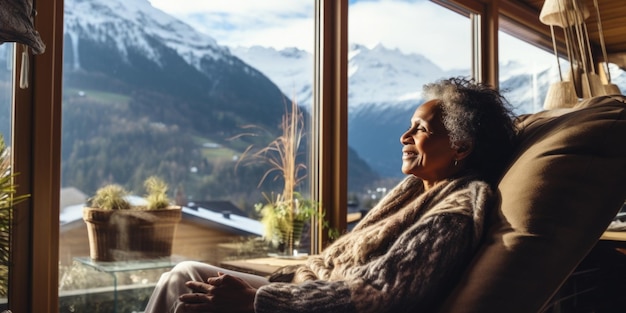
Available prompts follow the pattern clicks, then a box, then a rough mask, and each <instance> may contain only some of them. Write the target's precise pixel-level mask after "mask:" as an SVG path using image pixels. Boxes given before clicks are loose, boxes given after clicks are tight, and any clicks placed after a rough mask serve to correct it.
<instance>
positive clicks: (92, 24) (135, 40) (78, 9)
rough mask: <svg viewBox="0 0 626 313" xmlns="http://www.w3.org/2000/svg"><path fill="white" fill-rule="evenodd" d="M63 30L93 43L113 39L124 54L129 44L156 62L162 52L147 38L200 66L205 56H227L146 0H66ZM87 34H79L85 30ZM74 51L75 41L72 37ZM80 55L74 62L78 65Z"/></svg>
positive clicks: (195, 65) (198, 67) (223, 50)
mask: <svg viewBox="0 0 626 313" xmlns="http://www.w3.org/2000/svg"><path fill="white" fill-rule="evenodd" d="M64 14H65V25H64V26H65V32H66V34H67V35H68V36H69V37H70V38H72V39H76V38H79V37H84V36H86V37H89V38H91V39H93V40H94V41H96V42H104V41H109V40H113V41H114V43H115V46H116V47H117V49H118V50H119V51H120V52H122V54H123V55H125V54H126V53H127V51H128V49H129V47H132V48H134V49H138V50H139V51H141V52H142V53H144V54H145V55H146V56H147V57H148V58H150V59H151V60H153V61H154V62H155V63H157V64H159V61H160V58H161V53H159V51H157V50H156V49H154V48H153V45H152V44H151V43H150V40H153V39H154V40H158V41H160V42H162V43H164V44H165V45H166V46H168V47H169V48H171V49H173V50H175V51H176V52H177V53H178V54H179V55H181V56H182V57H183V58H184V59H185V61H186V62H188V63H189V64H191V65H193V66H194V67H196V68H197V69H200V61H201V60H202V59H203V58H205V57H210V58H213V59H219V58H222V57H223V56H224V55H230V53H229V51H228V49H227V48H225V47H221V46H219V45H218V44H217V42H216V41H215V40H214V39H213V38H211V37H209V36H207V35H204V34H202V33H200V32H198V31H196V30H194V29H193V28H191V27H190V26H189V25H187V24H185V23H183V22H182V21H180V20H178V19H176V18H174V17H172V16H170V15H168V14H166V13H165V12H163V11H161V10H159V9H156V8H154V7H152V5H151V4H150V3H149V2H148V1H147V0H107V1H90V0H66V1H65V11H64ZM84 30H88V33H87V34H85V33H80V34H79V33H78V32H85V31H84ZM72 43H73V45H74V47H73V51H75V52H77V51H78V49H77V47H76V45H78V44H80V41H78V40H72ZM79 60H80V58H79V57H78V58H76V60H75V62H74V67H75V68H80V61H79Z"/></svg>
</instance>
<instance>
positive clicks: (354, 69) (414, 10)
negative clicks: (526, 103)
mask: <svg viewBox="0 0 626 313" xmlns="http://www.w3.org/2000/svg"><path fill="white" fill-rule="evenodd" d="M348 14H349V18H348V21H349V29H348V38H349V39H350V47H349V69H348V75H349V79H348V107H349V109H348V110H349V111H348V118H349V121H348V127H349V130H348V144H349V147H350V151H349V160H348V164H349V165H348V190H349V191H348V192H349V195H348V199H349V201H350V204H349V209H348V212H349V216H350V218H352V216H354V215H351V214H350V213H353V212H359V211H366V210H369V209H370V208H371V207H372V206H373V205H374V204H375V203H376V202H377V201H378V199H380V197H381V196H382V195H383V194H384V193H386V192H387V191H388V190H389V188H391V187H392V186H394V185H395V184H396V183H397V182H398V181H399V180H400V179H401V178H402V177H403V174H402V172H401V171H400V167H401V163H402V162H401V144H400V141H399V138H400V135H401V134H402V133H403V132H404V131H405V130H406V128H407V127H408V123H409V118H408V117H410V116H412V115H413V112H414V111H415V108H416V107H417V106H418V105H420V104H421V102H422V100H421V91H422V85H424V84H425V83H429V82H433V81H435V80H438V79H441V78H448V77H451V76H459V75H461V76H469V75H470V74H471V51H472V50H471V23H470V20H469V19H468V18H466V17H464V16H461V15H459V14H457V13H455V12H452V11H451V10H449V9H446V8H443V7H441V6H439V5H437V4H434V3H431V2H428V1H350V6H349V11H348ZM373 21H376V22H373ZM358 216H359V214H358V213H357V214H356V217H355V218H358ZM349 221H350V220H349Z"/></svg>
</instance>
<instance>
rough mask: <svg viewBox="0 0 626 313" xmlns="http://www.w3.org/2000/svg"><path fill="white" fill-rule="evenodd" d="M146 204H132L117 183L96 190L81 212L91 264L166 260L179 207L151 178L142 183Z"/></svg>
mask: <svg viewBox="0 0 626 313" xmlns="http://www.w3.org/2000/svg"><path fill="white" fill-rule="evenodd" d="M144 187H145V188H146V191H147V194H146V196H145V203H143V204H132V203H130V202H129V201H128V200H127V199H128V191H127V190H125V189H124V188H123V187H122V186H120V185H117V184H110V185H106V186H103V187H102V188H100V189H98V191H97V192H96V194H95V195H94V196H93V197H92V198H90V199H89V202H88V204H87V206H86V207H85V208H84V209H83V220H84V221H85V223H86V225H87V232H88V236H89V251H90V257H91V259H92V260H94V261H128V260H141V259H153V258H159V257H168V256H170V255H171V254H172V242H173V240H174V234H175V231H176V226H177V224H178V222H179V221H180V220H181V217H182V209H181V207H180V206H174V205H171V204H170V200H169V198H168V196H167V184H166V183H165V182H163V181H162V180H161V179H160V178H158V177H155V176H152V177H149V178H148V179H146V180H145V182H144Z"/></svg>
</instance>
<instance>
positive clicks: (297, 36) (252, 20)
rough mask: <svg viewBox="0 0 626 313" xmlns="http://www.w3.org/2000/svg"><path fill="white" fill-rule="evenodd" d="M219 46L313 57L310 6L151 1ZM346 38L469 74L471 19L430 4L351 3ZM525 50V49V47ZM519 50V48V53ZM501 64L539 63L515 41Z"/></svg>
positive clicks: (309, 0)
mask: <svg viewBox="0 0 626 313" xmlns="http://www.w3.org/2000/svg"><path fill="white" fill-rule="evenodd" d="M150 2H151V3H152V4H153V6H155V7H157V8H160V9H161V10H163V11H165V12H167V13H169V14H172V15H174V16H176V17H178V18H180V19H182V20H183V21H185V22H187V23H188V24H190V25H192V26H193V27H195V28H196V29H198V30H199V31H201V32H203V33H206V34H208V35H209V36H211V37H213V38H215V40H217V42H218V43H219V44H221V45H226V46H233V47H236V46H246V47H249V46H253V45H260V46H266V47H274V48H276V49H283V48H288V47H297V48H299V49H302V50H306V51H309V52H313V49H314V45H313V40H314V29H313V28H314V22H313V15H314V12H315V7H314V3H315V1H313V0H289V1H285V0H262V1H259V0H210V1H209V0H150ZM349 3H350V5H349V11H348V14H349V17H348V23H349V25H348V31H349V33H348V38H349V41H350V43H358V44H362V45H365V46H367V47H369V48H373V47H374V46H376V45H377V44H382V45H383V46H385V47H387V48H391V49H399V50H400V51H402V52H404V53H417V54H422V55H424V56H425V57H427V58H428V59H430V60H431V61H433V62H434V63H435V64H437V65H438V66H439V67H441V68H443V69H446V70H447V69H458V68H469V67H470V64H471V63H470V62H471V49H470V47H471V33H470V31H471V24H470V20H469V18H467V17H465V16H462V15H460V14H458V13H455V12H453V11H451V10H448V9H446V8H443V7H441V6H440V5H437V4H435V3H432V2H430V1H423V0H422V1H402V0H368V1H363V0H360V1H354V0H351V1H349ZM526 46H527V45H526ZM520 47H521V48H520ZM501 50H502V54H503V55H502V57H501V61H508V60H510V59H521V60H524V59H526V60H538V59H542V60H543V59H545V57H546V55H547V56H548V57H549V56H550V54H549V53H546V52H544V51H540V53H539V50H538V49H537V51H538V53H539V54H540V55H543V56H544V58H541V57H539V58H529V57H528V54H525V55H522V54H521V53H525V52H520V51H524V47H523V46H522V44H521V43H520V42H519V41H517V42H516V41H515V40H510V39H509V38H505V39H504V40H502V41H501Z"/></svg>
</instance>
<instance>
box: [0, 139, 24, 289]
mask: <svg viewBox="0 0 626 313" xmlns="http://www.w3.org/2000/svg"><path fill="white" fill-rule="evenodd" d="M15 175H16V174H15V173H13V172H12V171H11V154H10V149H9V148H8V147H7V146H6V145H5V143H4V137H3V136H2V135H1V134H0V297H6V296H7V294H8V283H9V268H10V265H11V264H10V252H11V226H12V224H13V207H14V206H15V205H16V204H17V203H19V202H20V201H22V200H24V199H26V198H27V197H29V195H19V196H17V195H16V194H15V193H16V192H17V190H16V186H15V184H14V183H13V179H14V177H15Z"/></svg>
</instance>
